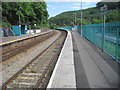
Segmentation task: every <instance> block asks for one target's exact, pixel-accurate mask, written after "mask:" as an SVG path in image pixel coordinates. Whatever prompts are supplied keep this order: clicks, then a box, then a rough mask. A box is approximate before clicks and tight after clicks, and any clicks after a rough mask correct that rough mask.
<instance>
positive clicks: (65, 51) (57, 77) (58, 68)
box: [47, 29, 76, 89]
mask: <svg viewBox="0 0 120 90" xmlns="http://www.w3.org/2000/svg"><path fill="white" fill-rule="evenodd" d="M64 30H66V29H64ZM66 31H67V37H66V40H65V43H64V45H63V48H62V50H61V53H60V56H59V58H58V61H57V63H56V65H55V68H54V70H53V73H52V76H51V78H50V81H49V83H48V86H47V89H49V88H76V78H75V68H74V54H73V42H72V35H71V32H70V31H69V30H66Z"/></svg>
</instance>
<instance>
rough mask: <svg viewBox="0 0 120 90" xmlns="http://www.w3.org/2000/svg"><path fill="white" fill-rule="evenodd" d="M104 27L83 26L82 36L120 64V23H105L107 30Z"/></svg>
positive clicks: (100, 25) (98, 25)
mask: <svg viewBox="0 0 120 90" xmlns="http://www.w3.org/2000/svg"><path fill="white" fill-rule="evenodd" d="M103 25H104V24H103V23H101V24H92V25H83V26H82V35H83V36H84V37H85V38H87V39H88V40H90V41H91V42H92V43H94V44H95V45H97V46H98V47H99V48H101V49H102V50H103V51H104V52H106V53H108V54H109V55H110V56H112V57H113V58H114V59H115V60H116V61H118V62H120V22H111V23H105V29H104V28H103ZM78 32H79V33H80V29H79V30H78Z"/></svg>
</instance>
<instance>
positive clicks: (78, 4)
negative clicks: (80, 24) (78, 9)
mask: <svg viewBox="0 0 120 90" xmlns="http://www.w3.org/2000/svg"><path fill="white" fill-rule="evenodd" d="M73 5H77V6H80V5H81V3H73Z"/></svg>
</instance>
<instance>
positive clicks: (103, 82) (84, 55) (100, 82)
mask: <svg viewBox="0 0 120 90" xmlns="http://www.w3.org/2000/svg"><path fill="white" fill-rule="evenodd" d="M118 73H119V64H118V63H117V62H115V60H113V59H112V58H111V57H110V56H108V55H107V54H105V53H104V52H101V51H100V49H99V48H97V47H95V46H94V45H93V44H91V42H89V41H88V40H86V39H85V38H83V37H82V36H80V35H79V34H78V33H77V32H70V31H68V36H67V39H66V41H65V44H64V46H63V48H62V52H61V54H60V56H59V59H58V61H57V64H56V66H55V69H54V71H53V74H52V76H51V79H50V81H49V83H48V86H47V88H48V89H49V88H118V87H119V86H120V82H119V81H120V80H119V79H120V78H119V74H118Z"/></svg>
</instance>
